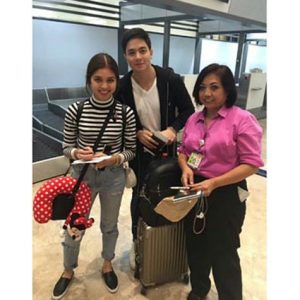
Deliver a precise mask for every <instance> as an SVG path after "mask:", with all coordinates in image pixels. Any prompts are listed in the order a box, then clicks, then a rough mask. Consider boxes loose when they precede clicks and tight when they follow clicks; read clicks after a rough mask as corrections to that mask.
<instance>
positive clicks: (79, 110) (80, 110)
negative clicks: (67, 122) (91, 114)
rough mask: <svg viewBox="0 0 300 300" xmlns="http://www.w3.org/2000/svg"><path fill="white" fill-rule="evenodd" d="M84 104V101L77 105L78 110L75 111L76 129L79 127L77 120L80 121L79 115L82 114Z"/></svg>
mask: <svg viewBox="0 0 300 300" xmlns="http://www.w3.org/2000/svg"><path fill="white" fill-rule="evenodd" d="M84 102H85V100H83V101H81V102H79V103H78V109H77V115H76V124H77V127H78V125H79V120H80V117H81V114H82V111H83V106H84Z"/></svg>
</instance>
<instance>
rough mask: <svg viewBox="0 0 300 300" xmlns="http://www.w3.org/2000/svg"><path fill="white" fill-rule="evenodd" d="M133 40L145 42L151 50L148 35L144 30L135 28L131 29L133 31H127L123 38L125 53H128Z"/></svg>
mask: <svg viewBox="0 0 300 300" xmlns="http://www.w3.org/2000/svg"><path fill="white" fill-rule="evenodd" d="M132 39H141V40H144V41H145V43H146V44H147V46H148V47H149V49H151V40H150V37H149V35H148V33H147V32H146V31H145V30H144V29H142V28H139V27H135V28H131V29H126V30H125V32H124V34H123V37H122V49H123V53H125V52H126V47H127V44H128V42H129V41H130V40H132Z"/></svg>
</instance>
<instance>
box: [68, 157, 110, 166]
mask: <svg viewBox="0 0 300 300" xmlns="http://www.w3.org/2000/svg"><path fill="white" fill-rule="evenodd" d="M109 158H111V155H106V156H100V157H94V158H93V159H91V160H82V159H77V160H74V161H73V162H72V165H77V164H96V163H99V162H101V161H103V160H106V159H109Z"/></svg>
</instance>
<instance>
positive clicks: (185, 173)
mask: <svg viewBox="0 0 300 300" xmlns="http://www.w3.org/2000/svg"><path fill="white" fill-rule="evenodd" d="M181 182H182V185H183V186H190V185H192V184H194V173H193V170H192V169H191V168H190V167H189V166H187V165H186V166H185V167H184V168H183V169H182V175H181Z"/></svg>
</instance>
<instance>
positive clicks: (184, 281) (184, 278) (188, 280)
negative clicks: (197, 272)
mask: <svg viewBox="0 0 300 300" xmlns="http://www.w3.org/2000/svg"><path fill="white" fill-rule="evenodd" d="M182 282H183V283H184V284H189V282H190V276H189V274H187V273H186V274H184V275H183V276H182Z"/></svg>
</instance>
